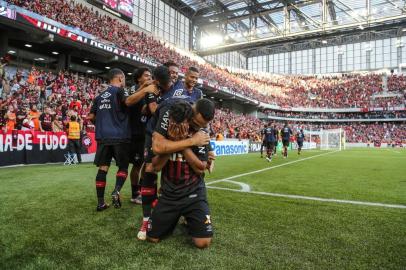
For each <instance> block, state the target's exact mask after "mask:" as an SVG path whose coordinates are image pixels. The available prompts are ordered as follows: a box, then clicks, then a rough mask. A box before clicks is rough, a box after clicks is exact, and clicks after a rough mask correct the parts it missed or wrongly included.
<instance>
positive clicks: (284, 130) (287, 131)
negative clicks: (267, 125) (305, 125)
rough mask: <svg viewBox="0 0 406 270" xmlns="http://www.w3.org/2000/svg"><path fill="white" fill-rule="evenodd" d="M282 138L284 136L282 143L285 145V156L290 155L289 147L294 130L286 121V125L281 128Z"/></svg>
mask: <svg viewBox="0 0 406 270" xmlns="http://www.w3.org/2000/svg"><path fill="white" fill-rule="evenodd" d="M280 132H281V138H282V145H283V153H282V154H283V157H284V158H287V157H288V147H289V143H290V136H292V134H293V132H292V130H291V129H290V127H289V126H288V124H287V123H286V124H285V125H284V127H283V128H282V129H281V131H280Z"/></svg>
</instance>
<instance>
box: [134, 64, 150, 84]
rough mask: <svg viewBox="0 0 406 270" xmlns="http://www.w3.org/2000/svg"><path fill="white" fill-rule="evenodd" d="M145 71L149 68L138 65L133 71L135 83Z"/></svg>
mask: <svg viewBox="0 0 406 270" xmlns="http://www.w3.org/2000/svg"><path fill="white" fill-rule="evenodd" d="M145 71H149V72H151V70H150V69H149V68H147V67H140V68H137V69H136V70H135V71H134V80H135V81H136V83H138V80H139V79H140V78H141V77H142V75H144V72H145Z"/></svg>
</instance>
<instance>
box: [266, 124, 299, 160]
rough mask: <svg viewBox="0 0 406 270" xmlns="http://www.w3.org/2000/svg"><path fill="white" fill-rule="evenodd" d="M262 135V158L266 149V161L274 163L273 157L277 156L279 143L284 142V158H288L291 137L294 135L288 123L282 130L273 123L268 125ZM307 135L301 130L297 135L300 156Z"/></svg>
mask: <svg viewBox="0 0 406 270" xmlns="http://www.w3.org/2000/svg"><path fill="white" fill-rule="evenodd" d="M261 134H262V145H261V158H262V157H263V151H264V148H266V160H268V161H269V162H271V161H272V157H273V156H274V155H276V149H277V147H278V143H279V141H282V147H283V149H282V156H283V158H287V157H288V147H289V144H290V141H291V140H290V139H291V136H292V135H293V132H292V129H291V128H290V127H289V126H288V124H287V123H286V124H285V125H284V126H283V127H282V128H281V129H278V128H277V126H276V125H275V124H273V123H268V124H267V125H265V126H264V129H263V130H262V131H261ZM304 139H305V135H304V132H303V129H300V130H299V131H298V132H297V134H296V142H297V151H298V152H297V153H298V155H300V153H301V151H302V148H303V142H304Z"/></svg>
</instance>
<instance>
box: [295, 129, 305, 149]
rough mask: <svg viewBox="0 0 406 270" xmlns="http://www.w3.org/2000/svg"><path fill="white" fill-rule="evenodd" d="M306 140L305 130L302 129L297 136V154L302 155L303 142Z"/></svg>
mask: <svg viewBox="0 0 406 270" xmlns="http://www.w3.org/2000/svg"><path fill="white" fill-rule="evenodd" d="M304 139H305V135H304V132H303V129H300V130H299V132H298V133H297V134H296V142H297V154H298V155H300V153H301V152H302V147H303V142H304Z"/></svg>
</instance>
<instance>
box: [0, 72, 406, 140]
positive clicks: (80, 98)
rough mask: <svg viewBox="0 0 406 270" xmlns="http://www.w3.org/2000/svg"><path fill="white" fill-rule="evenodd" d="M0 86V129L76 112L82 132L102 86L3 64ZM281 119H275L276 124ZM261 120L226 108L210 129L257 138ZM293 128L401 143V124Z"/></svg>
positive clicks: (49, 123)
mask: <svg viewBox="0 0 406 270" xmlns="http://www.w3.org/2000/svg"><path fill="white" fill-rule="evenodd" d="M1 85H2V87H1V88H0V90H1V91H0V129H2V130H4V131H8V130H14V129H17V130H34V131H54V132H58V131H64V127H65V125H66V123H67V122H68V121H69V118H70V116H71V115H72V114H74V115H76V116H77V117H78V118H79V119H80V122H81V124H82V126H83V130H85V131H87V132H90V131H94V126H93V124H92V123H91V122H90V121H88V120H87V117H86V116H87V114H88V112H89V109H90V106H91V102H92V100H93V98H94V97H95V96H96V95H97V94H98V93H100V92H102V91H103V90H104V89H105V87H106V85H105V84H104V83H103V81H102V80H101V79H100V78H96V77H92V76H83V75H80V74H77V73H73V72H67V71H65V72H59V73H53V72H47V71H43V70H38V69H36V68H34V67H33V68H32V69H31V70H24V69H17V68H14V67H8V68H6V76H4V78H2V84H1ZM268 113H270V114H273V115H277V116H284V117H287V116H288V117H292V118H293V117H306V118H315V119H325V118H329V119H330V118H334V119H340V118H356V119H360V118H362V119H363V118H393V117H397V118H399V117H405V116H406V115H405V114H406V113H405V112H401V111H400V112H368V113H334V114H333V113H323V114H320V113H319V114H314V113H305V112H301V113H296V112H274V111H273V112H268ZM284 123H285V122H282V121H275V124H276V125H277V126H278V127H279V128H281V127H282V125H283V124H284ZM264 124H266V121H261V120H259V119H258V118H256V117H254V116H251V115H244V114H236V113H233V112H231V111H230V110H228V109H224V108H223V109H222V108H219V109H217V111H216V115H215V119H214V120H213V123H212V126H211V129H212V134H213V137H215V138H216V139H218V140H222V139H226V138H237V139H250V140H252V141H260V140H261V130H262V129H263V127H264ZM289 124H290V125H291V126H292V128H293V130H294V131H297V130H298V129H299V128H304V129H305V130H309V129H312V130H319V129H322V128H323V129H332V128H339V127H341V128H343V129H344V130H345V131H346V134H347V141H348V142H371V141H373V142H375V141H379V142H392V141H402V142H404V143H406V124H405V123H404V122H401V123H396V122H388V123H380V122H376V123H375V122H372V123H363V122H360V123H359V122H345V123H340V124H329V123H327V124H324V123H323V124H322V123H311V124H309V123H301V122H294V121H290V122H289Z"/></svg>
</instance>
